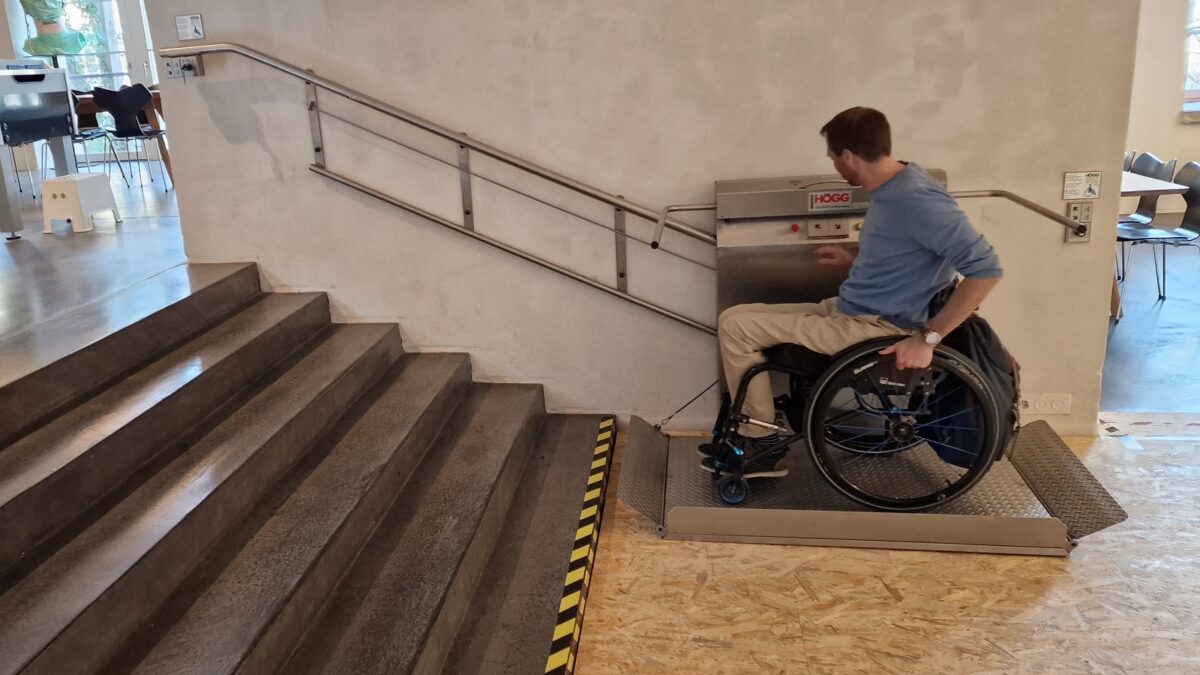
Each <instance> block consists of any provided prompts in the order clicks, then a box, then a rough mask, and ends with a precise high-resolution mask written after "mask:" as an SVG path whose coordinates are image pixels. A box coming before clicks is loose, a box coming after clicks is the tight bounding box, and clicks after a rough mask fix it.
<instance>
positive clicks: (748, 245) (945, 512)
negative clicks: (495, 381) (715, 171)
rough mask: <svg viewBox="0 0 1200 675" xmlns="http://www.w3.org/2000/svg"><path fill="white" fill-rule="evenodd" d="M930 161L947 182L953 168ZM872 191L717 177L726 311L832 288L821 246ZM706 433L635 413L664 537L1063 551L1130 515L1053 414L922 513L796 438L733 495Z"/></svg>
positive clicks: (633, 475) (632, 437)
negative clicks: (784, 454) (719, 485)
mask: <svg viewBox="0 0 1200 675" xmlns="http://www.w3.org/2000/svg"><path fill="white" fill-rule="evenodd" d="M929 173H930V174H931V175H933V176H934V177H935V178H936V179H938V180H939V181H941V182H942V183H943V184H945V181H946V177H945V173H944V172H941V171H936V170H935V171H930V172H929ZM955 196H957V197H960V198H962V197H977V196H979V197H982V196H995V197H1006V198H1009V199H1011V200H1012V201H1014V202H1016V203H1018V204H1020V205H1022V206H1025V207H1027V208H1030V209H1032V210H1034V211H1037V212H1038V213H1040V214H1041V215H1044V216H1046V217H1049V218H1052V219H1054V220H1056V221H1059V222H1060V223H1062V224H1063V225H1065V226H1067V227H1069V228H1071V229H1072V230H1074V231H1075V232H1076V233H1077V234H1078V233H1079V232H1080V231H1079V230H1077V229H1076V227H1077V226H1078V224H1076V223H1073V221H1069V220H1066V221H1064V219H1063V218H1062V217H1061V216H1058V215H1057V214H1054V213H1052V212H1050V211H1048V210H1046V209H1044V208H1042V207H1040V206H1037V205H1036V204H1032V203H1030V202H1027V201H1026V200H1024V199H1021V198H1020V197H1017V196H1015V195H1011V194H1010V193H1006V192H1002V191H986V192H971V193H959V194H957V195H955ZM867 200H868V199H867V193H866V191H864V190H862V189H860V188H854V187H850V186H848V185H847V184H846V183H845V182H844V181H842V179H841V177H840V176H800V177H792V178H778V179H761V180H760V179H755V180H736V181H719V182H717V184H716V203H715V204H714V205H712V206H711V207H710V208H714V209H715V210H716V222H717V302H718V311H721V310H724V309H725V308H727V307H731V306H733V305H737V304H741V303H747V302H768V303H780V302H815V301H819V300H822V299H824V298H828V297H832V296H834V295H836V294H837V291H838V286H839V285H840V284H841V282H842V280H843V279H844V276H845V273H844V271H843V270H838V269H835V268H830V267H825V266H819V265H817V264H816V260H817V255H816V253H815V250H816V249H817V248H818V247H819V246H829V245H835V246H837V245H843V246H846V245H852V244H853V243H854V242H856V241H857V238H858V232H859V230H861V228H862V225H863V220H864V215H865V213H866V208H867ZM703 208H704V206H702V205H691V206H688V207H683V208H678V207H668V211H669V210H701V209H703ZM668 211H664V214H665V213H667V212H668ZM656 242H657V236H656ZM734 386H735V387H736V384H735V385H734ZM780 390H781V388H780V387H778V386H777V387H776V391H777V392H778V391H780ZM784 390H786V387H785V388H784ZM708 440H709V439H708V438H707V437H706V438H696V437H678V436H677V437H668V436H666V435H664V434H662V433H660V432H659V431H658V430H657V429H655V428H654V427H653V426H651V425H650V424H649V423H647V422H645V421H644V420H642V419H640V418H637V417H634V418H633V419H632V421H631V424H630V428H629V437H628V443H627V446H626V449H625V455H624V459H623V461H622V471H621V476H620V483H619V488H618V491H619V496H620V498H621V499H622V501H624V502H626V503H627V504H629V505H631V506H632V507H633V508H634V509H636V510H637V511H639V512H640V513H642V514H643V515H645V516H647V517H649V518H650V519H652V520H653V521H654V522H655V523H656V524H657V525H658V532H659V534H660V536H663V537H664V538H666V539H688V540H704V541H725V542H753V543H772V544H798V545H813V546H843V547H856V548H888V549H906V550H931V551H966V552H980V553H1008V554H1023V555H1050V556H1066V555H1068V554H1070V552H1071V550H1072V549H1074V547H1075V546H1076V545H1077V543H1078V541H1079V539H1080V538H1082V537H1084V536H1087V535H1089V534H1092V533H1094V532H1097V531H1099V530H1102V529H1104V528H1106V527H1110V526H1112V525H1115V524H1117V523H1120V522H1122V521H1123V520H1125V518H1126V517H1127V515H1126V513H1125V511H1124V510H1123V509H1122V508H1121V507H1120V505H1119V504H1117V502H1116V500H1114V499H1113V498H1112V496H1111V495H1110V494H1109V493H1108V492H1107V491H1106V490H1105V489H1104V487H1103V486H1102V485H1101V484H1100V482H1099V481H1097V480H1096V478H1095V477H1094V476H1093V475H1092V474H1091V473H1090V472H1089V471H1088V470H1087V468H1086V467H1085V466H1084V465H1083V463H1082V462H1080V461H1079V459H1078V458H1076V457H1075V455H1074V453H1072V452H1071V450H1070V448H1068V447H1067V445H1066V443H1064V442H1063V440H1062V439H1061V438H1060V437H1059V436H1058V435H1057V434H1056V433H1055V432H1054V431H1053V429H1051V428H1050V426H1049V425H1048V424H1047V423H1045V422H1044V421H1038V422H1033V423H1031V424H1027V425H1025V426H1024V427H1022V428H1021V430H1020V432H1019V434H1018V435H1017V436H1016V439H1015V441H1014V442H1013V443H1012V444H1011V446H1010V447H1009V448H1007V450H1006V452H1005V453H1004V454H1003V455H1002V456H1000V457H999V458H998V459H997V460H996V461H994V462H992V464H991V468H990V469H989V470H988V471H987V472H986V473H985V474H983V477H982V478H981V479H980V480H979V481H978V482H977V483H975V484H974V485H973V486H971V487H970V489H969V490H967V491H966V492H965V493H963V494H961V496H958V497H957V498H954V499H953V500H949V501H947V502H946V503H941V504H938V505H936V506H933V507H931V508H928V509H925V510H920V511H884V510H876V509H873V508H870V507H868V506H865V505H863V504H861V503H859V502H858V501H855V500H852V499H850V498H849V497H848V496H846V495H845V494H843V492H842V491H840V490H839V489H835V487H834V486H833V485H832V484H831V483H830V482H829V481H828V480H827V479H826V478H825V476H824V475H823V474H822V473H821V471H820V470H818V467H817V465H816V464H815V462H814V461H813V460H812V458H811V457H809V456H807V448H805V447H803V445H804V444H805V442H803V441H801V442H798V443H796V444H795V445H793V446H792V448H791V452H790V453H789V463H788V468H789V474H788V475H787V476H786V477H784V478H778V479H759V480H755V481H752V484H753V488H752V489H751V491H750V495H749V498H748V499H746V501H745V502H743V503H742V504H740V505H739V506H728V505H727V504H726V503H724V502H723V501H722V499H721V498H720V497H718V494H717V490H716V489H714V485H715V483H716V481H714V480H713V477H712V474H709V473H708V472H706V471H704V470H702V469H701V468H700V466H699V461H698V460H699V458H698V456H697V453H696V447H697V446H698V445H699V444H700V443H702V442H706V441H708ZM925 450H926V451H927V452H926V454H927V455H929V456H933V454H932V453H931V452H928V450H929V448H926V449H925ZM906 452H907V451H906ZM881 464H882V463H881ZM858 466H859V467H862V466H864V465H863V464H860V465H858ZM914 475H916V474H914ZM871 480H876V481H879V480H888V481H890V480H895V481H901V482H902V481H904V480H906V478H905V477H903V476H894V477H893V476H891V475H889V476H885V477H881V476H876V477H874V478H872V479H871ZM900 487H901V488H903V486H900Z"/></svg>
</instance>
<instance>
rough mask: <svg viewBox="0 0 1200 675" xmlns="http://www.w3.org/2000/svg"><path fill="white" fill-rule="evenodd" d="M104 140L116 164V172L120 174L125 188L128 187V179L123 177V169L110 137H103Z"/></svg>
mask: <svg viewBox="0 0 1200 675" xmlns="http://www.w3.org/2000/svg"><path fill="white" fill-rule="evenodd" d="M104 140H105V141H107V142H108V149H109V150H112V156H113V161H114V162H116V163H117V171H120V172H121V180H123V181H125V187H126V188H128V187H129V177H128V176H126V175H125V169H124V168H123V167H122V166H121V156H120V155H118V154H117V146H116V145H114V144H113V139H112V136H105V137H104Z"/></svg>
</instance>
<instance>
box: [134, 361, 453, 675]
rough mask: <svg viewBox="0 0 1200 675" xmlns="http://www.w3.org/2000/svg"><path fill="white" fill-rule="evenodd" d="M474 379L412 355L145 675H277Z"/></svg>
mask: <svg viewBox="0 0 1200 675" xmlns="http://www.w3.org/2000/svg"><path fill="white" fill-rule="evenodd" d="M470 376H471V368H470V358H469V357H468V356H466V355H465V354H414V355H407V356H405V357H403V358H402V359H401V361H400V363H399V364H397V366H396V367H395V368H394V369H393V373H391V374H389V376H388V377H387V378H385V380H384V381H383V382H380V383H379V385H377V387H376V390H377V391H376V392H372V394H373V395H374V396H373V399H372V400H371V402H370V407H369V408H367V409H366V410H365V412H363V414H362V416H361V417H359V418H358V419H357V420H355V421H354V423H353V426H352V427H351V428H350V429H349V430H348V431H347V432H346V434H345V435H344V436H342V437H341V438H340V439H339V440H337V442H336V445H334V447H333V449H332V450H331V451H330V452H329V454H328V455H326V456H325V457H324V458H323V459H322V460H321V463H320V464H319V465H318V466H317V467H316V468H315V469H313V471H312V472H311V473H309V474H308V476H307V477H306V478H305V479H304V481H303V482H302V483H301V484H300V485H299V486H298V487H297V488H296V490H295V492H293V493H292V494H291V495H290V496H289V497H288V498H287V500H286V501H285V502H284V503H283V504H282V505H280V506H279V507H278V508H277V509H276V510H275V511H274V513H273V514H272V515H271V517H270V519H269V520H267V522H265V523H264V524H263V525H262V526H261V527H260V528H259V529H258V530H257V532H256V533H255V534H254V536H253V538H252V539H251V540H250V541H249V542H247V543H246V544H245V545H244V546H243V547H242V549H241V550H240V551H239V552H238V553H237V555H236V557H235V558H234V559H233V560H232V561H230V562H229V564H228V565H227V566H226V567H225V569H224V570H223V571H222V572H221V573H220V576H219V577H218V578H217V579H216V580H215V581H214V582H213V583H212V584H211V585H210V586H209V587H208V588H207V589H206V590H205V591H204V592H203V594H202V595H201V596H200V597H199V598H198V599H196V601H195V602H194V603H193V604H192V605H191V607H189V608H188V609H187V611H186V613H185V614H184V615H183V616H182V617H181V618H180V619H179V620H178V621H177V622H176V623H175V624H174V625H173V626H172V627H171V628H170V629H169V630H168V631H167V632H166V634H165V635H163V636H162V637H161V638H159V639H158V640H157V644H156V645H155V646H154V647H153V648H152V650H151V651H150V653H149V654H148V655H147V656H146V657H145V658H144V659H142V661H141V663H140V665H138V666H137V668H136V669H135V672H137V673H148V674H153V675H157V674H159V673H175V674H180V675H181V674H183V673H198V674H199V673H204V674H216V673H234V672H242V673H268V672H276V671H277V670H278V669H279V668H280V667H281V666H282V665H283V663H284V662H285V661H286V660H287V658H288V656H290V655H291V652H292V649H293V648H294V647H295V645H296V643H297V641H298V640H299V638H300V637H301V636H302V635H303V633H304V631H305V629H306V628H307V627H308V626H309V624H310V623H311V622H312V621H313V620H314V618H315V617H316V615H317V614H318V613H319V611H320V609H321V607H322V606H323V605H324V603H325V600H326V598H327V597H328V596H329V593H330V592H331V591H332V590H333V589H334V587H335V586H336V585H337V583H338V581H339V580H340V579H341V577H342V574H343V573H344V572H345V570H346V569H348V568H349V567H350V565H351V564H352V563H353V561H354V558H355V557H356V556H357V555H358V553H359V551H360V550H362V547H363V545H364V544H365V543H366V542H367V540H368V539H369V538H370V536H371V534H372V533H373V532H374V530H375V528H376V526H377V525H378V524H379V522H380V521H381V520H382V519H383V516H384V515H385V514H386V512H387V511H388V508H389V507H390V506H391V505H392V503H393V501H394V500H395V497H396V495H397V494H399V493H400V492H401V490H402V489H404V486H405V484H406V483H407V482H408V481H409V480H410V477H411V476H412V475H413V473H414V471H415V470H416V467H417V466H418V465H419V464H420V462H421V459H422V458H423V457H424V456H425V453H426V451H427V450H428V449H429V448H430V446H431V444H432V442H433V439H434V437H436V436H437V434H438V432H439V430H440V429H441V428H442V426H443V424H444V423H446V422H447V421H448V420H450V419H452V416H453V413H454V409H455V407H456V406H457V405H458V404H459V403H460V401H461V400H462V398H463V395H464V393H465V392H466V389H467V387H468V385H469V384H470V380H471V377H470ZM364 398H366V397H364Z"/></svg>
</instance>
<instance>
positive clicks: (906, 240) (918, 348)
mask: <svg viewBox="0 0 1200 675" xmlns="http://www.w3.org/2000/svg"><path fill="white" fill-rule="evenodd" d="M821 135H822V136H823V137H824V138H825V141H826V145H827V148H828V155H829V158H830V159H831V160H832V161H833V165H834V167H835V168H836V169H837V172H838V173H839V174H840V175H841V176H842V177H843V178H845V179H846V181H848V182H849V183H850V184H851V185H855V186H861V187H863V188H865V189H866V190H868V191H869V192H870V198H871V202H870V207H869V209H868V211H867V215H866V219H865V222H864V224H863V227H862V230H861V232H860V233H859V242H858V247H857V251H852V250H850V249H847V248H845V247H832V246H828V247H822V248H820V249H818V250H817V253H818V255H819V256H820V258H819V261H820V264H822V265H832V266H841V267H849V276H848V277H847V279H846V281H845V282H843V283H842V285H841V288H840V289H839V292H838V295H837V297H834V298H829V299H826V300H824V301H822V302H817V303H805V304H747V305H737V306H734V307H730V308H729V309H727V310H725V311H724V312H722V313H721V316H720V319H719V321H718V340H719V343H720V351H721V363H722V367H723V369H724V375H725V382H726V386H727V387H728V388H729V390H730V393H731V394H736V393H737V391H738V387H739V383H741V382H742V380H743V376H744V375H746V374H747V372H748V371H750V370H751V369H752V368H754V367H755V366H759V365H760V364H763V363H765V362H766V357H765V356H764V354H763V351H764V350H767V349H770V348H772V347H776V346H777V345H786V344H795V345H800V346H801V347H805V348H807V349H808V350H811V351H812V352H816V353H818V354H824V355H833V354H838V353H839V352H842V351H843V350H846V349H847V348H849V347H852V346H854V345H858V344H860V343H863V342H865V341H868V340H871V339H875V338H884V337H894V336H908V337H907V338H906V339H903V340H899V341H897V342H894V343H893V344H891V345H890V346H887V347H886V348H883V349H882V350H879V351H878V354H880V355H883V356H884V357H887V359H894V364H891V363H889V366H890V367H891V368H892V369H893V370H894V371H906V370H907V371H910V372H911V371H913V370H921V369H927V368H930V364H931V362H932V361H933V360H934V348H935V347H936V346H937V345H938V344H939V343H940V342H941V341H942V339H943V337H944V336H946V335H948V334H949V333H950V332H951V331H953V330H954V329H955V328H957V327H959V326H960V325H961V324H962V323H963V322H964V321H965V320H966V319H967V318H968V317H970V316H971V314H972V312H973V311H974V310H975V308H977V307H979V305H980V304H981V303H982V302H983V299H984V298H985V297H986V296H987V295H988V293H989V292H990V291H991V290H992V288H993V287H994V286H995V285H996V284H997V283H998V282H999V280H1000V277H1001V276H1002V274H1003V271H1002V269H1001V267H1000V261H999V259H998V258H997V256H996V253H995V251H993V250H992V247H991V245H990V244H989V243H988V242H987V240H986V239H985V238H984V237H983V236H982V235H980V234H979V233H978V232H977V231H976V230H975V228H974V227H972V226H971V223H970V221H969V220H968V219H967V217H966V215H965V214H964V213H963V212H962V210H961V209H960V208H959V207H958V204H957V203H956V202H955V201H954V199H953V198H952V197H951V196H950V195H949V193H947V192H946V190H945V188H943V187H942V186H941V185H940V184H939V183H938V182H937V181H935V180H934V179H933V178H931V177H930V176H929V175H928V174H927V173H925V171H923V170H922V169H921V168H920V167H919V166H917V165H915V164H909V163H906V162H900V161H897V160H895V159H893V158H892V156H891V151H892V141H891V129H890V126H889V124H888V121H887V118H886V117H885V116H884V115H883V113H881V112H879V111H878V110H873V109H870V108H862V107H855V108H850V109H848V110H844V111H842V112H840V113H838V114H837V115H836V116H835V117H834V118H833V119H831V120H830V121H829V122H828V123H827V124H825V126H823V127H822V128H821ZM959 275H962V277H963V280H962V281H961V282H959V283H958V285H957V286H956V287H955V288H954V290H953V292H952V293H951V294H950V296H949V299H948V300H946V301H945V303H944V305H943V306H942V307H941V308H940V309H939V310H937V311H936V313H934V314H933V315H932V316H931V311H930V302H931V300H932V299H933V298H934V296H935V295H936V294H938V292H939V291H941V290H943V289H945V288H948V287H949V286H950V285H951V284H952V283H953V282H954V280H955V279H956V278H957V277H958V276H959ZM879 360H880V359H875V361H879ZM883 381H884V382H890V381H889V380H886V379H885V380H883ZM848 386H849V385H848ZM851 388H852V387H851ZM910 390H911V387H910ZM910 393H911V391H910ZM855 396H857V397H858V398H859V399H860V402H861V401H864V400H866V399H865V398H864V395H860V394H855ZM874 396H876V397H877V398H875V399H871V400H874V401H880V400H882V399H886V398H887V396H888V395H887V394H886V393H880V392H874ZM922 405H924V404H922ZM866 407H868V408H869V407H870V406H866ZM892 410H898V408H896V407H895V405H894V404H893V405H892ZM734 412H735V413H736V412H737V407H736V404H735V406H734ZM741 414H742V416H743V417H742V418H741V419H742V420H743V423H740V424H738V425H737V432H736V433H735V434H731V435H730V437H726V438H725V439H724V440H725V442H724V443H717V442H714V443H707V444H704V445H701V446H700V454H701V455H702V456H703V457H704V459H703V460H702V466H703V467H704V468H705V469H706V470H708V471H710V472H714V473H717V474H720V473H722V472H725V471H727V468H726V467H727V464H726V462H725V458H726V457H727V455H726V453H727V452H729V451H730V450H731V449H732V450H733V451H734V452H736V453H737V454H738V455H739V456H742V457H745V458H746V461H745V462H744V465H743V466H741V467H739V468H740V470H739V471H738V473H739V474H740V475H741V477H742V478H762V477H778V476H784V475H786V474H787V466H786V461H785V454H786V452H787V450H788V446H787V443H788V442H789V440H795V438H796V436H792V437H791V438H790V439H781V438H780V436H779V434H778V431H776V429H775V428H773V427H774V426H775V425H774V422H775V420H776V415H775V400H774V397H773V396H772V391H771V383H770V379H769V374H768V373H765V372H763V373H759V374H757V375H755V376H752V379H750V381H749V382H748V384H747V385H746V390H745V400H744V403H743V405H742V406H741ZM867 414H873V415H877V416H879V417H883V416H884V414H883V413H882V412H878V411H876V412H871V411H870V410H867ZM860 417H861V414H860ZM892 417H894V418H895V419H896V420H901V421H899V422H894V423H893V422H889V426H888V431H889V434H890V439H885V443H886V442H888V441H889V440H890V442H891V443H892V444H893V445H894V446H895V447H898V448H900V449H903V447H901V445H897V443H898V441H897V440H896V439H897V438H900V440H903V438H901V437H900V436H898V434H902V433H911V429H914V428H915V429H920V428H921V426H922V425H921V423H919V422H916V421H914V422H912V423H909V422H905V421H903V420H907V419H909V417H900V416H895V415H893V416H892ZM760 423H766V424H760ZM843 424H847V423H843ZM858 424H863V423H862V422H858ZM905 425H907V426H905ZM793 426H795V423H793ZM847 429H850V430H849V431H844V432H843V433H844V434H852V433H856V434H857V435H855V436H848V435H847V436H842V437H841V438H842V439H843V442H841V444H840V445H838V447H839V448H841V449H842V450H847V449H849V450H852V451H854V452H858V453H859V454H860V455H862V454H864V453H868V452H874V453H877V454H882V453H883V451H884V449H886V448H890V447H893V446H887V445H884V444H882V443H881V444H878V445H874V446H872V447H870V448H868V447H867V446H865V445H856V444H855V442H854V439H856V438H859V437H860V436H866V434H863V433H858V432H855V431H853V429H854V427H847ZM906 429H907V430H908V431H906ZM797 431H799V430H797ZM717 437H718V438H719V437H720V435H718V436H717ZM871 440H872V442H873V441H874V438H873V437H872V438H871ZM810 442H811V439H810ZM858 443H859V444H862V443H863V441H858ZM934 443H935V444H936V442H934ZM941 445H951V444H950V443H949V442H943V443H941ZM910 446H911V444H910ZM934 449H935V450H936V451H938V453H939V454H943V453H946V452H949V451H948V450H946V448H944V447H936V445H935V447H934Z"/></svg>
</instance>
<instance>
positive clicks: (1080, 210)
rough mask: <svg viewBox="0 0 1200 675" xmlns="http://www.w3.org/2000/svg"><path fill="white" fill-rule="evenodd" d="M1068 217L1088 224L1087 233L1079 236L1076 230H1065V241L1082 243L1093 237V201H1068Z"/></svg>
mask: <svg viewBox="0 0 1200 675" xmlns="http://www.w3.org/2000/svg"><path fill="white" fill-rule="evenodd" d="M1067 217H1068V218H1070V219H1071V220H1073V221H1075V222H1077V223H1080V224H1082V225H1086V226H1087V230H1088V231H1087V234H1085V235H1084V236H1082V237H1081V236H1079V235H1077V234H1075V233H1074V232H1070V231H1064V232H1063V241H1065V242H1067V243H1068V244H1081V243H1084V242H1087V241H1089V240H1091V238H1092V202H1067Z"/></svg>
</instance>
